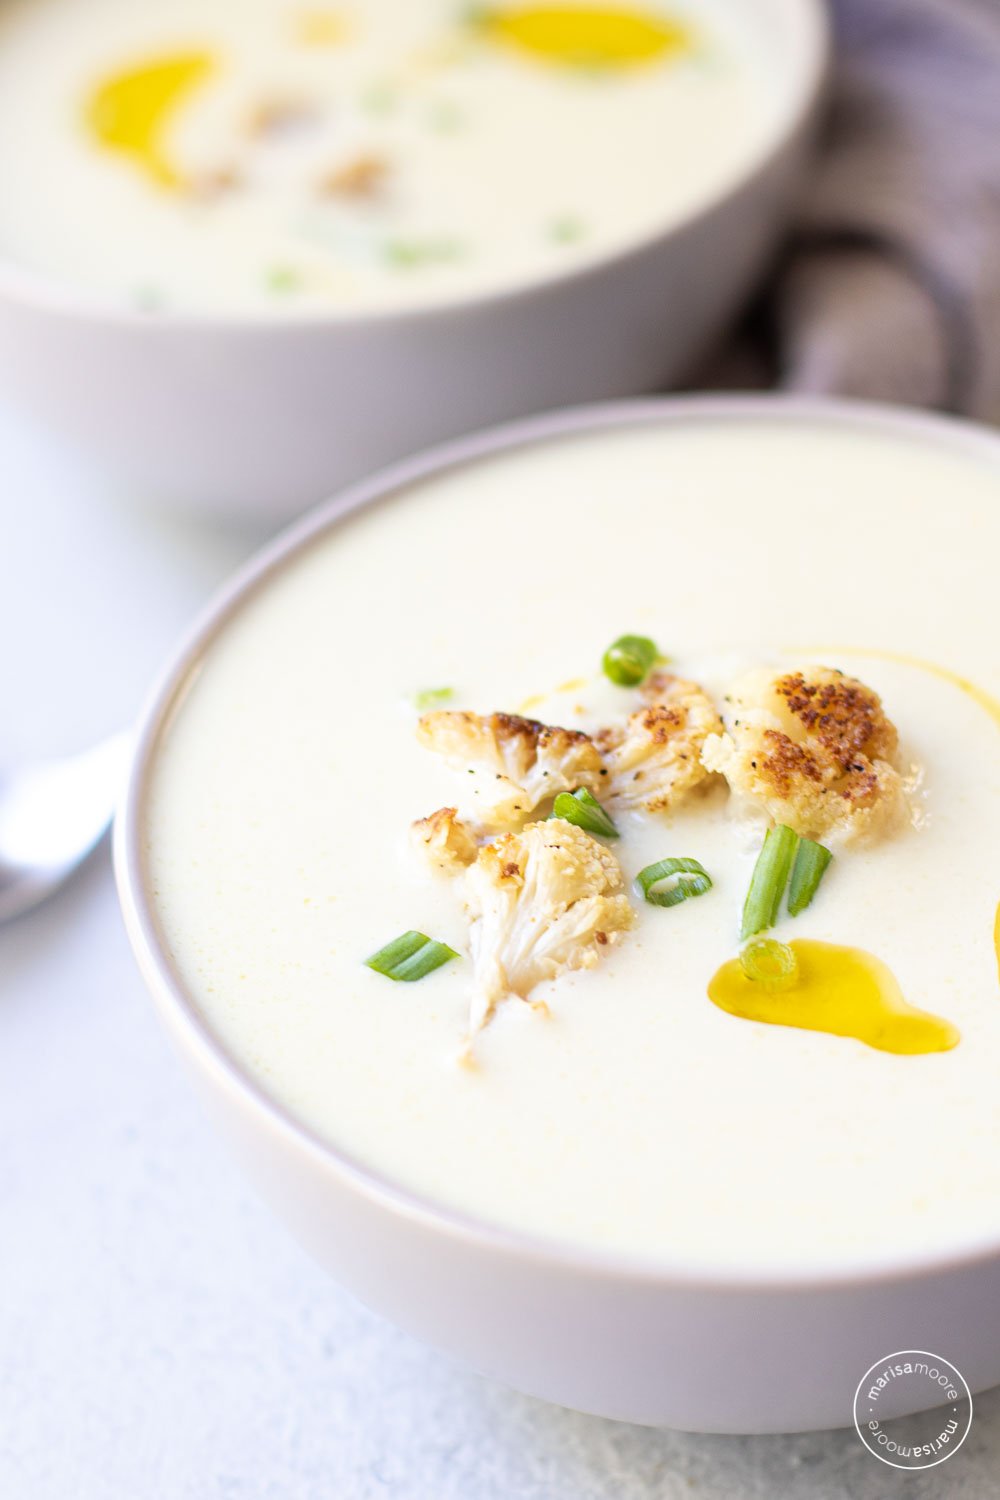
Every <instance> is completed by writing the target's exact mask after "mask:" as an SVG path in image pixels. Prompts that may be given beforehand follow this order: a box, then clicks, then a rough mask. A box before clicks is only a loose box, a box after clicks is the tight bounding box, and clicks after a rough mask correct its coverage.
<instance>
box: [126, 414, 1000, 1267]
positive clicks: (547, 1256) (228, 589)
mask: <svg viewBox="0 0 1000 1500" xmlns="http://www.w3.org/2000/svg"><path fill="white" fill-rule="evenodd" d="M740 421H749V422H751V423H762V424H763V423H771V422H773V423H777V424H779V425H786V426H787V425H789V424H791V425H793V426H795V425H798V424H801V425H804V426H808V425H816V424H819V425H832V426H834V427H838V428H846V429H848V430H853V431H862V432H874V433H876V434H878V433H881V434H884V435H888V436H895V437H898V438H902V439H903V440H904V441H905V440H907V439H909V440H914V441H915V442H917V443H918V444H919V443H926V442H930V443H932V444H934V445H938V446H943V447H944V448H946V449H947V450H949V451H951V452H953V453H957V454H958V455H965V456H967V457H970V458H973V459H978V460H980V461H982V462H984V463H985V464H986V465H988V466H992V467H993V468H995V469H996V470H997V472H998V476H1000V434H994V433H992V432H991V431H989V430H988V429H987V428H985V427H983V426H980V425H978V424H976V423H973V422H969V421H965V420H963V419H959V418H955V417H951V416H944V415H939V414H931V413H927V412H923V411H918V410H916V409H911V408H905V407H898V406H890V405H884V404H877V403H873V402H863V401H854V400H846V399H834V398H828V397H821V396H820V397H817V396H795V395H781V394H777V395H775V394H771V395H743V394H715V395H707V396H705V395H696V396H659V397H645V398H639V399H635V400H629V401H613V402H602V403H595V404H592V405H586V406H577V407H571V408H567V409H565V410H562V411H558V412H553V413H546V414H544V415H542V416H534V417H530V418H527V419H523V420H520V421H516V422H511V423H507V424H504V425H502V426H499V427H495V428H490V429H486V430H484V431H481V432H478V433H474V434H472V435H470V436H467V437H464V438H459V439H456V440H453V441H451V442H448V443H444V444H440V445H438V446H435V447H433V448H431V449H429V450H427V451H425V452H423V453H420V454H418V455H416V456H415V457H412V458H409V459H406V460H403V461H401V462H399V463H396V464H393V465H391V466H390V467H388V468H384V469H382V470H381V471H380V472H378V473H377V474H375V475H373V476H372V477H370V478H368V479H365V480H363V481H361V482H360V483H357V484H354V485H352V486H350V487H349V488H347V489H346V490H344V491H342V492H341V493H339V494H338V495H335V496H334V497H332V498H331V499H329V500H327V501H325V502H322V503H321V504H319V505H318V506H316V507H315V508H314V509H312V510H311V511H309V512H308V513H307V514H306V515H305V516H303V517H302V518H300V519H299V520H298V521H296V522H294V523H293V524H292V525H291V526H289V527H287V528H286V529H285V530H283V531H282V532H280V533H279V534H278V535H277V536H276V537H275V538H274V539H272V540H271V541H270V542H268V543H267V544H265V546H264V547H262V548H261V549H260V550H259V551H257V552H256V553H254V555H253V556H252V557H251V558H250V559H249V560H248V561H247V562H245V563H244V564H243V565H242V566H241V567H240V568H239V569H237V570H236V572H235V573H234V574H232V575H231V576H230V578H229V580H228V581H227V582H226V583H224V584H223V585H222V587H221V588H220V589H218V590H217V591H216V593H215V594H214V596H213V597H212V598H211V599H210V600H209V602H208V603H207V604H206V605H205V607H204V608H203V609H202V610H201V611H200V613H199V614H198V616H197V617H196V618H195V620H194V622H193V624H192V625H191V626H190V628H189V629H188V631H187V632H186V634H185V635H184V636H182V637H181V639H180V641H179V643H178V644H177V646H176V647H175V649H174V650H173V652H172V653H171V654H170V656H169V658H168V661H167V665H166V666H165V667H164V668H163V670H162V671H161V673H160V675H159V677H158V679H157V680H156V681H155V683H154V685H153V687H152V689H151V691H150V693H149V695H148V697H147V700H146V702H145V705H144V706H143V708H142V711H141V713H140V717H139V720H138V724H137V728H136V732H135V739H134V745H133V751H132V759H131V765H130V770H129V776H128V782H127V786H126V789H125V792H124V796H123V798H122V801H121V803H120V805H119V808H118V812H117V816H116V818H115V824H114V835H113V839H114V865H115V878H116V882H117V886H118V895H119V900H120V903H121V908H122V913H123V916H124V921H125V927H126V931H127V934H128V938H129V941H130V943H131V946H132V950H133V953H134V955H135V958H136V960H137V962H138V965H139V969H140V971H141V973H142V975H143V978H144V979H145V981H146V984H147V987H148V988H149V990H150V992H151V994H152V996H153V999H154V1001H155V1003H156V1005H157V1008H158V1009H159V1010H160V1012H161V1015H162V1017H163V1019H164V1021H165V1022H166V1023H167V1025H168V1029H169V1030H170V1031H171V1032H172V1033H173V1034H174V1035H175V1036H176V1037H178V1039H179V1040H181V1041H182V1042H183V1044H184V1046H185V1047H186V1048H187V1049H189V1050H190V1051H191V1052H192V1053H193V1054H194V1058H195V1061H196V1062H197V1063H198V1064H199V1068H200V1071H203V1072H207V1073H209V1074H210V1075H211V1076H212V1081H213V1084H214V1085H215V1086H218V1087H221V1088H222V1090H223V1091H224V1092H227V1093H228V1094H229V1095H230V1096H232V1097H233V1098H234V1100H235V1102H237V1103H239V1104H242V1105H243V1106H244V1107H246V1108H247V1109H250V1110H251V1111H253V1112H254V1113H255V1114H256V1115H257V1117H258V1119H259V1120H260V1123H262V1124H263V1125H264V1126H266V1127H267V1128H269V1129H270V1130H272V1131H274V1132H276V1133H277V1134H278V1135H279V1136H281V1137H283V1138H284V1140H285V1141H286V1143H287V1144H288V1145H290V1146H291V1147H293V1148H294V1149H296V1150H297V1151H299V1152H303V1153H305V1154H306V1155H307V1156H308V1157H309V1158H311V1159H312V1161H313V1163H314V1164H315V1165H316V1166H318V1167H319V1168H320V1169H321V1170H322V1171H324V1172H332V1173H334V1174H335V1175H336V1177H337V1178H338V1180H339V1185H340V1186H341V1187H342V1188H344V1189H350V1190H351V1191H353V1192H357V1193H360V1194H361V1195H362V1196H363V1197H364V1198H365V1199H366V1200H367V1201H368V1202H369V1204H371V1205H373V1206H375V1207H378V1208H381V1209H382V1210H383V1211H388V1212H390V1213H392V1214H394V1215H396V1216H400V1217H402V1218H404V1219H405V1220H407V1221H409V1222H410V1223H411V1224H412V1223H416V1224H417V1225H419V1226H421V1227H422V1228H423V1229H425V1230H427V1231H433V1232H434V1233H437V1234H442V1235H446V1236H447V1237H449V1238H450V1239H451V1240H453V1241H462V1242H464V1243H465V1244H467V1245H470V1246H472V1247H474V1248H475V1249H477V1250H479V1251H483V1252H488V1253H493V1254H497V1255H504V1256H506V1257H513V1258H515V1259H517V1260H520V1261H522V1262H532V1263H534V1264H536V1265H538V1264H542V1265H544V1266H546V1267H548V1268H549V1269H561V1270H563V1271H565V1272H570V1271H572V1272H577V1273H581V1274H589V1275H594V1276H599V1277H603V1278H610V1279H617V1280H621V1279H625V1280H627V1281H631V1282H637V1283H641V1284H645V1285H659V1286H661V1287H664V1288H666V1287H674V1288H678V1287H683V1288H686V1289H688V1290H698V1289H701V1290H713V1291H733V1292H735V1291H741V1292H744V1291H754V1290H757V1291H760V1292H766V1291H768V1290H772V1291H773V1290H775V1289H779V1288H787V1289H795V1290H796V1291H816V1290H822V1289H824V1288H828V1289H834V1288H844V1287H853V1288H860V1287H863V1286H871V1285H877V1284H880V1283H883V1282H886V1281H900V1280H905V1279H910V1278H917V1277H921V1276H928V1275H934V1274H940V1273H943V1272H949V1271H957V1270H960V1269H963V1268H966V1267H971V1266H974V1265H976V1264H977V1263H980V1262H983V1261H988V1260H992V1259H996V1258H998V1257H1000V1229H998V1231H997V1232H995V1233H992V1234H987V1235H983V1234H979V1235H977V1236H975V1237H972V1238H971V1239H970V1240H969V1241H968V1242H958V1243H956V1244H955V1245H954V1246H950V1247H941V1246H938V1247H935V1248H932V1249H925V1250H918V1251H916V1252H910V1253H906V1254H903V1253H899V1252H885V1251H882V1252H879V1253H877V1254H874V1255H867V1256H851V1257H843V1256H841V1257H837V1258H834V1259H832V1260H831V1261H829V1262H824V1261H822V1260H810V1262H809V1264H808V1265H802V1264H800V1263H799V1262H798V1260H795V1261H788V1262H784V1261H781V1260H774V1261H770V1262H767V1263H765V1264H762V1265H757V1266H753V1265H751V1266H747V1267H740V1266H733V1265H730V1264H727V1263H716V1262H714V1261H711V1260H708V1261H701V1262H699V1261H698V1260H697V1259H692V1258H683V1257H679V1258H677V1259H671V1258H669V1257H665V1256H663V1255H656V1256H650V1255H633V1254H630V1253H627V1252H622V1251H617V1250H607V1249H604V1248H601V1247H587V1246H585V1245H579V1244H574V1243H573V1242H570V1241H563V1240H561V1239H557V1238H554V1237H546V1236H544V1235H536V1234H533V1233H531V1232H529V1231H523V1230H517V1229H511V1228H507V1227H504V1226H503V1225H500V1224H497V1223H494V1222H492V1221H489V1220H486V1219H481V1218H478V1217H476V1216H475V1215H474V1214H468V1213H465V1212H464V1211H463V1210H461V1209H457V1208H453V1207H450V1206H448V1205H447V1204H445V1203H441V1202H437V1201H435V1200H434V1199H432V1198H429V1197H425V1196H423V1195H422V1194H421V1193H420V1192H417V1191H411V1190H410V1189H409V1188H407V1187H405V1186H403V1185H401V1184H399V1183H398V1182H395V1181H393V1180H392V1178H390V1177H387V1176H384V1175H383V1174H382V1173H381V1172H380V1171H378V1170H376V1169H374V1168H372V1167H369V1166H366V1165H365V1164H364V1163H363V1162H361V1161H359V1160H356V1159H355V1158H354V1157H352V1155H351V1154H350V1152H349V1151H347V1150H344V1149H342V1148H340V1147H337V1146H334V1145H333V1144H332V1143H330V1142H328V1141H326V1140H324V1139H322V1138H321V1137H320V1136H319V1135H318V1134H317V1133H316V1132H314V1131H313V1130H312V1128H311V1127H310V1126H308V1125H307V1124H305V1123H304V1122H303V1121H301V1120H300V1119H298V1118H297V1117H296V1116H295V1115H294V1114H293V1113H292V1112H291V1111H289V1110H287V1109H286V1108H285V1106H284V1105H283V1104H281V1103H279V1102H278V1100H277V1099H275V1098H272V1097H271V1096H270V1095H269V1094H268V1093H267V1092H266V1090H265V1089H264V1088H263V1086H262V1085H260V1084H259V1083H258V1082H257V1081H256V1080H255V1079H254V1078H253V1077H252V1076H251V1075H250V1074H249V1072H246V1071H244V1069H243V1068H242V1066H241V1065H240V1064H239V1063H238V1062H237V1061H236V1059H235V1058H234V1057H233V1056H231V1055H230V1053H229V1052H228V1051H227V1050H226V1048H225V1047H224V1045H223V1044H222V1042H221V1041H220V1040H218V1039H217V1038H216V1037H215V1035H214V1034H213V1032H212V1031H211V1029H210V1027H209V1025H208V1023H207V1021H206V1020H204V1019H203V1017H202V1016H201V1015H200V1013H199V1011H198V1007H197V1004H196V1002H195V1000H194V999H193V997H192V996H191V995H190V994H189V993H188V992H187V990H186V988H185V986H184V984H183V981H182V980H181V978H180V975H179V974H178V973H177V972H175V970H174V969H173V967H172V964H171V961H170V956H169V948H168V944H167V942H166V939H165V937H164V936H163V934H162V932H161V930H160V928H159V925H158V922H157V919H156V916H155V913H154V910H153V902H152V899H151V897H150V896H149V894H148V893H147V890H146V882H145V872H144V859H143V841H142V816H143V806H144V801H145V796H146V791H147V788H148V784H149V779H150V771H151V766H152V763H153V760H154V758H155V754H156V750H157V745H158V743H159V740H160V736H161V735H162V733H163V732H164V731H165V730H166V729H167V728H168V727H169V724H170V721H171V718H172V716H173V714H174V712H175V710H176V709H177V708H178V707H179V706H180V704H181V703H182V701H183V697H184V694H185V691H186V688H187V685H188V684H189V682H190V681H191V680H192V678H193V676H194V675H195V674H196V672H197V670H198V666H199V663H200V662H201V660H202V658H203V657H204V655H205V654H206V652H208V651H209V650H210V649H211V647H212V644H213V642H214V641H215V639H216V637H217V636H218V635H219V634H220V632H221V631H222V630H223V629H224V628H225V626H226V625H227V624H228V622H229V620H230V619H232V618H233V617H234V616H235V615H236V614H237V613H238V612H239V611H240V610H241V609H242V607H243V605H244V604H245V603H246V602H247V601H248V600H249V599H250V598H251V597H252V596H253V595H254V594H255V593H256V592H257V591H258V590H259V589H261V588H263V587H265V586H266V585H267V583H268V582H269V581H270V579H271V578H272V577H273V576H275V575H276V574H277V573H279V572H280V571H281V570H282V569H283V568H284V567H285V566H286V565H288V564H289V563H291V562H293V561H294V560H295V559H297V558H298V557H299V556H300V555H301V554H303V553H304V552H305V551H307V550H308V548H309V547H310V546H311V545H313V544H314V543H315V542H316V541H318V540H319V539H320V538H323V537H325V536H326V535H327V534H328V533H330V532H332V531H333V530H334V529H335V528H336V527H337V526H339V525H340V524H341V523H342V522H343V521H345V520H347V519H348V518H349V517H351V516H353V515H354V514H355V513H356V512H358V511H360V510H363V509H367V508H368V507H369V506H372V505H376V504H379V503H391V502H392V501H393V499H395V498H396V497H397V496H399V495H400V494H401V493H405V492H406V491H407V490H408V489H410V488H412V487H414V486H417V485H419V484H421V483H423V482H425V481H429V480H433V479H435V478H438V477H440V476H442V475H444V474H446V473H449V472H450V471H454V470H457V469H461V468H464V467H468V466H470V465H475V464H477V463H479V462H481V461H484V460H490V459H491V458H494V457H496V456H500V455H504V454H507V453H509V452H512V451H514V450H517V449H522V448H526V447H531V446H534V445H539V444H545V443H548V442H558V441H561V440H564V439H572V438H574V437H581V436H585V435H589V434H594V433H601V432H607V431H618V430H623V429H633V428H642V427H657V426H659V427H668V428H669V427H673V426H680V427H686V426H691V425H692V424H694V425H702V424H707V425H715V424H718V423H738V422H740ZM998 503H1000V496H998Z"/></svg>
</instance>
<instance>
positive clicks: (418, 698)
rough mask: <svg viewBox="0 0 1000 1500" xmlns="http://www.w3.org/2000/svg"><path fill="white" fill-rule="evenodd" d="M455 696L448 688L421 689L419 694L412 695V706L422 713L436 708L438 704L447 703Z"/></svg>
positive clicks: (452, 690) (453, 690)
mask: <svg viewBox="0 0 1000 1500" xmlns="http://www.w3.org/2000/svg"><path fill="white" fill-rule="evenodd" d="M454 696H455V689H454V688H450V687H440V688H422V689H421V690H420V692H419V693H414V695H413V702H414V705H415V706H416V707H417V708H419V710H420V712H421V713H424V712H425V711H426V710H427V709H429V708H436V707H437V706H438V704H439V703H448V702H450V701H451V699H452V698H454Z"/></svg>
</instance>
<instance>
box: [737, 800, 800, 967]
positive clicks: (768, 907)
mask: <svg viewBox="0 0 1000 1500" xmlns="http://www.w3.org/2000/svg"><path fill="white" fill-rule="evenodd" d="M798 842H799V836H798V834H797V833H793V832H792V830H791V829H790V828H786V827H785V825H784V824H783V823H779V824H778V826H777V828H769V829H768V831H767V836H766V838H765V839H764V847H763V848H762V849H761V851H760V853H759V854H758V856H757V863H756V864H755V865H754V870H753V875H752V876H751V877H750V889H749V890H748V891H747V899H746V901H745V902H744V903H743V924H742V926H741V927H740V938H741V940H742V939H743V938H748V937H753V936H754V934H755V933H757V932H765V931H766V930H767V928H768V927H773V926H774V924H775V922H776V921H777V920H778V910H779V908H780V906H781V898H782V896H783V895H784V894H785V886H786V885H787V884H788V875H789V872H790V870H791V868H792V861H793V860H794V858H795V850H796V848H797V847H798Z"/></svg>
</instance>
